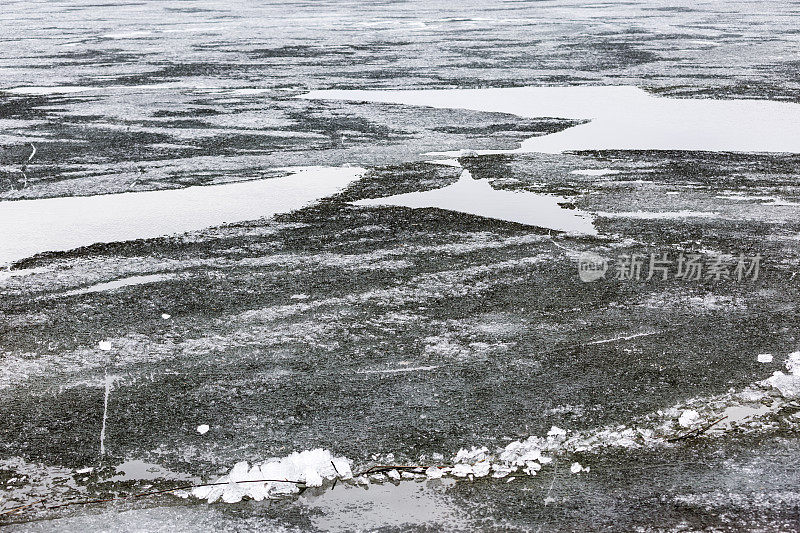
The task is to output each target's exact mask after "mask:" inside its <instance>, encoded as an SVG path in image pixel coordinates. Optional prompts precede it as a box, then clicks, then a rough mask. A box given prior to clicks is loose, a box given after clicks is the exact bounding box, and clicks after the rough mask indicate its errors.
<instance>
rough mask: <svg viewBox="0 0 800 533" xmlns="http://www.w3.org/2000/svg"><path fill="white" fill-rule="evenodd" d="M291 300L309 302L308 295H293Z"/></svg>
mask: <svg viewBox="0 0 800 533" xmlns="http://www.w3.org/2000/svg"><path fill="white" fill-rule="evenodd" d="M289 299H291V300H308V294H292V295H291V296H290V297H289Z"/></svg>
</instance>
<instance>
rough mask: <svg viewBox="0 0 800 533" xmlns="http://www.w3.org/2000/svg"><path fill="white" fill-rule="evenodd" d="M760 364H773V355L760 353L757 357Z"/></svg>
mask: <svg viewBox="0 0 800 533" xmlns="http://www.w3.org/2000/svg"><path fill="white" fill-rule="evenodd" d="M756 359H757V360H758V362H759V363H771V362H772V354H771V353H760V354H758V356H757V357H756Z"/></svg>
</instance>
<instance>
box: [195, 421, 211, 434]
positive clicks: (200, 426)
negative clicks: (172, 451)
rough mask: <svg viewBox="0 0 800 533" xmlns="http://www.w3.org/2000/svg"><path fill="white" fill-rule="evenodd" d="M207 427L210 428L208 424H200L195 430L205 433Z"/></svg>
mask: <svg viewBox="0 0 800 533" xmlns="http://www.w3.org/2000/svg"><path fill="white" fill-rule="evenodd" d="M209 429H211V428H210V427H208V424H200V425H199V426H197V432H198V433H200V434H201V435H205V434H206V433H208V430H209Z"/></svg>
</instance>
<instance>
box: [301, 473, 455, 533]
mask: <svg viewBox="0 0 800 533" xmlns="http://www.w3.org/2000/svg"><path fill="white" fill-rule="evenodd" d="M455 483H456V481H455V480H454V479H434V480H428V481H401V482H400V483H398V484H396V485H395V484H392V483H384V484H375V483H373V484H371V485H369V486H368V487H359V486H354V485H348V484H340V485H338V486H336V487H335V488H334V489H333V490H327V491H326V490H323V489H319V490H317V491H315V492H313V493H312V492H311V491H310V490H309V491H306V492H305V493H304V494H303V496H302V497H301V498H300V503H301V504H303V505H305V506H306V507H308V508H309V509H312V510H316V511H320V513H319V514H313V515H312V516H311V520H312V522H313V525H314V526H315V527H317V528H319V529H320V530H322V531H361V530H369V529H374V528H379V527H397V526H411V525H427V526H432V525H434V524H440V525H446V526H447V527H448V528H452V527H459V526H460V527H462V528H463V527H465V526H466V523H467V519H466V517H465V516H464V512H463V510H460V509H458V508H457V507H456V506H455V505H454V504H453V503H452V502H451V501H450V500H449V499H448V497H447V496H446V494H445V491H446V490H447V489H448V488H449V487H451V486H453V485H454V484H455Z"/></svg>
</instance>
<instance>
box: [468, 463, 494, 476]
mask: <svg viewBox="0 0 800 533" xmlns="http://www.w3.org/2000/svg"><path fill="white" fill-rule="evenodd" d="M491 466H492V465H491V464H490V463H489V461H481V462H479V463H475V465H474V466H473V467H472V471H473V473H474V474H475V477H484V476H488V475H489V470H490V469H491Z"/></svg>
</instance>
